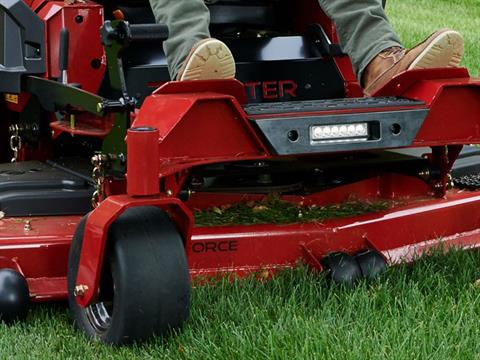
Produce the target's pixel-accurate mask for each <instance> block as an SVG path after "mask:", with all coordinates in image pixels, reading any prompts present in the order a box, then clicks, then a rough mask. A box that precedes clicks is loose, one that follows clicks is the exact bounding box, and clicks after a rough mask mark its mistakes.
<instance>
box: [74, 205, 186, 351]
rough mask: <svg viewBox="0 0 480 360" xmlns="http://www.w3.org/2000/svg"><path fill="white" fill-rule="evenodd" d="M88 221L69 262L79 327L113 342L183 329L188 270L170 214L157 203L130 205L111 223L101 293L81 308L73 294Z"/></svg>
mask: <svg viewBox="0 0 480 360" xmlns="http://www.w3.org/2000/svg"><path fill="white" fill-rule="evenodd" d="M85 223H86V217H84V218H83V219H82V221H81V222H80V224H79V226H78V228H77V231H76V233H75V235H74V237H73V240H72V245H71V248H70V254H69V262H68V276H67V280H68V301H69V307H70V313H71V316H72V318H73V321H74V324H75V326H76V327H77V328H79V329H80V330H81V331H83V332H84V333H85V334H86V335H87V336H88V337H90V338H94V339H98V340H100V341H103V342H104V343H108V344H113V345H123V344H128V343H133V342H140V341H144V340H147V339H149V338H150V337H152V336H154V335H165V334H168V333H169V332H170V331H171V330H173V329H178V328H180V327H181V326H182V324H183V323H184V322H185V321H186V319H187V318H188V314H189V305H190V282H189V272H188V264H187V259H186V255H185V249H184V246H183V241H182V237H181V236H180V234H179V232H178V230H177V229H176V227H175V225H174V224H173V223H172V221H171V220H170V218H169V217H168V215H167V214H166V213H165V212H164V211H163V210H161V209H158V208H156V207H139V208H131V209H128V210H127V211H125V213H123V214H122V215H121V216H120V217H119V218H118V219H117V220H116V221H115V222H114V223H113V224H112V225H111V227H110V229H109V232H108V242H107V249H106V251H105V258H104V264H103V270H102V277H101V281H100V291H99V296H98V298H97V300H96V302H95V303H93V304H92V305H90V306H88V307H87V308H82V307H81V306H80V305H78V303H77V302H76V299H75V296H74V295H73V292H74V288H75V282H76V278H77V272H78V264H79V260H80V252H81V248H82V241H83V234H84V231H85Z"/></svg>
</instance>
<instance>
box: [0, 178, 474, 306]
mask: <svg viewBox="0 0 480 360" xmlns="http://www.w3.org/2000/svg"><path fill="white" fill-rule="evenodd" d="M394 178H395V177H391V180H392V181H394V182H395V181H396V180H393V179H394ZM382 182H389V179H388V177H387V178H385V179H383V180H382V181H379V180H378V179H371V180H366V181H364V182H362V183H361V184H358V185H357V187H358V188H364V195H365V196H366V198H365V199H371V200H374V199H381V198H382V197H381V196H383V195H384V194H382V193H381V191H380V190H381V189H382V188H385V187H386V186H385V184H383V185H382ZM402 184H403V185H402ZM407 184H408V185H410V186H412V187H414V186H417V185H418V183H417V180H415V179H412V181H411V182H410V180H407V179H404V180H403V181H400V182H398V184H394V185H393V186H392V187H393V188H395V187H398V188H399V189H400V188H402V189H405V187H406V186H407ZM352 186H353V185H349V186H347V187H341V188H339V189H336V190H329V192H330V195H328V194H325V195H328V196H327V199H328V198H329V197H330V199H331V200H332V201H333V200H334V201H337V200H338V199H339V198H341V195H342V194H343V195H344V196H345V191H346V190H347V189H352ZM387 188H388V186H387ZM335 192H336V194H335ZM385 194H390V195H392V193H391V192H390V191H387V192H386V193H385ZM210 198H211V197H210ZM388 198H391V196H388ZM319 199H320V197H319ZM394 199H396V200H397V202H396V205H395V206H394V207H393V208H391V209H389V210H386V211H382V212H377V213H370V214H365V215H361V216H356V217H350V218H343V219H334V220H326V221H323V222H314V223H302V224H299V223H297V224H285V225H271V224H266V225H251V226H220V227H194V228H193V229H192V234H191V241H190V242H188V243H187V245H186V246H187V248H186V251H187V255H188V260H189V265H190V272H191V276H192V277H193V278H196V277H198V276H205V275H212V276H216V275H218V274H227V273H232V274H236V275H239V276H243V275H245V274H249V273H252V272H263V271H265V270H276V269H281V268H288V267H293V266H295V265H296V264H297V263H298V261H302V260H303V261H305V262H307V263H316V264H317V265H318V266H319V262H318V261H319V259H321V258H322V257H323V256H325V255H326V254H328V253H330V252H333V251H345V252H347V253H350V254H354V253H356V252H358V251H361V250H364V249H366V248H372V247H373V248H374V249H376V250H379V251H381V252H383V253H384V254H385V255H386V257H387V258H388V259H389V260H390V261H391V262H392V263H396V262H398V261H400V260H409V259H411V257H412V255H413V254H417V253H419V252H420V251H422V250H427V249H430V248H432V247H434V246H437V247H438V246H442V247H444V248H445V249H446V248H449V247H452V246H455V247H465V248H471V247H478V246H479V245H478V244H480V232H479V231H478V228H479V227H480V217H478V215H477V211H476V210H477V209H478V207H479V205H480V192H458V191H450V192H449V193H447V195H446V197H445V198H444V199H432V198H429V197H427V196H426V195H423V196H421V195H419V196H415V197H411V198H405V196H404V194H403V193H401V194H398V196H395V197H394ZM168 200H173V199H168ZM235 200H236V199H235ZM298 200H299V199H296V201H298ZM310 200H311V199H310ZM129 201H131V199H129V198H127V197H125V196H123V197H113V199H112V198H109V200H108V201H107V202H104V203H102V204H105V205H102V210H101V211H100V212H97V215H96V216H95V217H90V219H89V221H92V222H97V221H98V224H97V225H98V226H100V223H102V224H103V225H105V221H106V218H107V217H108V218H109V219H111V217H112V214H114V213H116V211H119V209H121V208H123V206H128V205H127V203H128V202H129ZM165 201H167V199H165ZM204 201H206V199H204ZM311 201H313V200H311ZM107 204H108V205H107ZM151 204H155V205H156V206H158V205H159V199H158V198H154V199H152V198H145V199H143V200H141V201H140V202H139V203H137V204H135V205H142V206H143V205H151ZM212 204H215V202H212ZM188 205H189V206H190V205H191V204H188ZM205 205H206V204H205ZM174 206H175V207H176V206H177V204H175V205H174ZM180 206H182V205H180ZM112 208H114V209H115V210H114V211H112ZM177 209H179V208H177ZM182 211H186V210H185V209H184V210H182ZM187 212H188V211H187ZM172 214H173V213H172ZM176 214H177V215H179V213H178V212H177V213H176ZM173 215H174V214H173ZM179 216H180V217H181V218H183V220H184V221H190V220H189V219H187V218H186V217H184V213H182V214H181V215H179ZM27 220H29V221H30V222H31V227H32V230H31V231H29V232H26V231H25V230H24V224H25V221H27ZM79 220H80V217H78V216H77V217H46V218H28V219H27V218H25V219H15V218H13V219H4V220H2V221H0V251H1V253H2V257H1V258H0V264H2V266H5V267H11V268H15V269H18V270H20V271H21V272H22V273H23V274H24V275H25V276H26V277H27V280H28V283H29V286H30V290H31V295H32V300H34V301H46V300H53V299H62V298H65V297H66V295H67V291H66V269H67V264H66V260H67V253H68V249H69V245H70V241H71V238H72V235H73V232H74V231H75V228H76V225H77V224H78V222H79ZM185 226H186V225H185ZM95 228H96V229H97V230H99V232H98V233H97V234H91V235H86V238H85V241H86V244H89V246H88V247H87V248H86V249H84V250H85V252H84V253H85V254H90V256H89V257H88V261H87V264H88V266H93V263H94V262H95V261H93V262H92V260H94V259H99V258H101V257H100V256H95V252H98V251H99V245H100V244H101V243H102V241H101V240H100V236H101V234H102V233H104V232H102V231H101V229H99V228H97V227H95ZM186 236H189V235H186ZM87 249H90V250H87ZM92 249H93V250H92ZM318 266H317V268H318ZM82 269H83V270H82V271H85V269H84V268H82ZM89 271H90V273H91V274H93V273H94V270H93V269H90V270H89ZM78 280H79V281H78V283H79V284H80V283H81V284H84V279H80V278H79V279H78ZM87 283H88V282H87ZM93 286H94V285H92V287H90V289H94V288H95V287H93ZM92 295H93V294H92ZM80 300H81V301H82V304H87V298H86V297H84V298H81V299H80Z"/></svg>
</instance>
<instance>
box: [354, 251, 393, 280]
mask: <svg viewBox="0 0 480 360" xmlns="http://www.w3.org/2000/svg"><path fill="white" fill-rule="evenodd" d="M355 259H356V260H357V262H358V266H359V267H360V270H361V271H362V275H363V277H364V278H366V279H369V280H374V279H377V278H378V277H379V276H380V275H381V274H382V273H384V272H385V271H386V270H387V263H386V261H385V259H384V258H383V256H382V255H380V254H379V253H378V252H376V251H373V250H368V251H365V252H363V253H360V254H358V255H356V256H355Z"/></svg>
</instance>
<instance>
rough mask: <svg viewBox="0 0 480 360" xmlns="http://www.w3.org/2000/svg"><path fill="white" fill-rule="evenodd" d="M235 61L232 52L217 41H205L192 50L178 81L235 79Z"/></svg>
mask: <svg viewBox="0 0 480 360" xmlns="http://www.w3.org/2000/svg"><path fill="white" fill-rule="evenodd" d="M234 77H235V60H234V58H233V55H232V52H231V51H230V49H229V48H228V46H227V45H225V44H224V43H223V42H221V41H220V40H217V39H205V40H202V41H200V42H198V43H197V44H195V46H194V47H193V48H192V50H191V51H190V53H189V54H188V56H187V59H186V60H185V63H184V66H183V67H182V69H181V70H180V72H179V76H178V78H177V80H179V81H189V80H214V79H233V78H234Z"/></svg>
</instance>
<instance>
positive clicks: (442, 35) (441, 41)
mask: <svg viewBox="0 0 480 360" xmlns="http://www.w3.org/2000/svg"><path fill="white" fill-rule="evenodd" d="M463 51H464V44H463V38H462V35H460V33H458V32H456V31H453V30H450V29H443V30H439V31H437V32H435V33H433V34H432V35H430V36H429V37H428V38H427V39H426V40H425V41H424V42H422V43H421V44H419V45H417V46H415V47H414V48H413V49H410V50H408V51H407V52H406V53H405V56H404V57H403V58H402V59H401V60H399V61H398V62H397V63H396V64H394V65H393V66H392V67H391V68H389V69H387V70H386V71H385V72H384V73H383V74H382V75H380V76H379V77H378V78H377V79H375V80H374V81H373V82H372V83H371V84H369V85H368V86H367V87H366V88H365V89H364V93H365V95H367V96H371V95H372V94H375V93H376V92H377V91H378V90H380V89H381V88H382V87H383V86H385V84H387V83H388V82H389V81H390V80H391V79H392V78H393V77H395V76H397V75H398V74H400V73H402V72H404V71H407V70H414V69H433V68H447V67H457V66H459V65H460V62H461V61H462V56H463Z"/></svg>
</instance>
